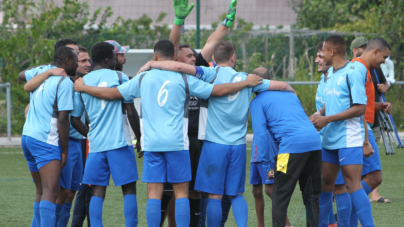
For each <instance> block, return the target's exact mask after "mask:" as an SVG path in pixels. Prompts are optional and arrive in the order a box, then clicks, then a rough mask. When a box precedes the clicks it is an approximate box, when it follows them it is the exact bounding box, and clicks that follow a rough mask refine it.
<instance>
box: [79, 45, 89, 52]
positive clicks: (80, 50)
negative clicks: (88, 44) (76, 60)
mask: <svg viewBox="0 0 404 227" xmlns="http://www.w3.org/2000/svg"><path fill="white" fill-rule="evenodd" d="M81 52H84V53H88V51H87V49H86V48H85V47H82V46H79V53H81Z"/></svg>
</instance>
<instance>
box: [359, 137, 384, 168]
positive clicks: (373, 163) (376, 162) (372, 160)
mask: <svg viewBox="0 0 404 227" xmlns="http://www.w3.org/2000/svg"><path fill="white" fill-rule="evenodd" d="M368 136H369V143H370V144H371V145H372V148H373V150H374V151H375V153H374V154H373V155H372V156H370V157H369V158H365V157H364V158H363V169H362V175H366V174H368V173H371V172H374V171H377V170H382V164H381V162H380V154H379V148H378V146H377V143H376V138H375V136H374V135H373V131H372V130H368Z"/></svg>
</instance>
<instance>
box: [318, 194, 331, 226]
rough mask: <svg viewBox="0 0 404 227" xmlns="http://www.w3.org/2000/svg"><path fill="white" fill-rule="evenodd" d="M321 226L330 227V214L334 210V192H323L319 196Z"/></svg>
mask: <svg viewBox="0 0 404 227" xmlns="http://www.w3.org/2000/svg"><path fill="white" fill-rule="evenodd" d="M318 199H319V205H320V218H319V222H318V223H319V227H328V215H329V214H330V212H331V211H332V192H321V194H320V196H319V198H318Z"/></svg>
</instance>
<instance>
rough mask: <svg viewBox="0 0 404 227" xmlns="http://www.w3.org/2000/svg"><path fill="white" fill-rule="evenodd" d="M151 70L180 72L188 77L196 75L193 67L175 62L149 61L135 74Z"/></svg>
mask: <svg viewBox="0 0 404 227" xmlns="http://www.w3.org/2000/svg"><path fill="white" fill-rule="evenodd" d="M151 68H156V69H162V70H167V71H175V72H181V73H185V74H188V75H195V74H196V68H195V66H193V65H188V64H185V63H181V62H177V61H149V62H147V63H146V64H145V65H144V66H142V68H140V70H139V72H138V73H137V74H139V73H141V72H143V71H147V70H149V69H151Z"/></svg>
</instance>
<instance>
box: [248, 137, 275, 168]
mask: <svg viewBox="0 0 404 227" xmlns="http://www.w3.org/2000/svg"><path fill="white" fill-rule="evenodd" d="M267 134H268V141H269V143H262V140H258V141H257V139H256V137H255V136H254V138H253V141H252V144H251V162H262V161H263V157H262V154H261V153H258V149H259V147H260V146H268V145H269V149H268V151H269V159H270V160H271V161H273V163H275V162H274V157H275V156H276V155H277V154H278V144H276V143H275V141H274V137H273V136H272V135H271V133H270V132H268V131H267ZM262 138H264V137H262Z"/></svg>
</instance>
